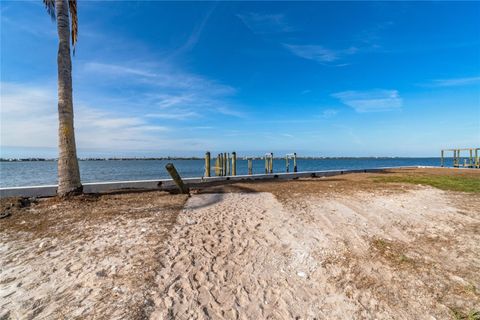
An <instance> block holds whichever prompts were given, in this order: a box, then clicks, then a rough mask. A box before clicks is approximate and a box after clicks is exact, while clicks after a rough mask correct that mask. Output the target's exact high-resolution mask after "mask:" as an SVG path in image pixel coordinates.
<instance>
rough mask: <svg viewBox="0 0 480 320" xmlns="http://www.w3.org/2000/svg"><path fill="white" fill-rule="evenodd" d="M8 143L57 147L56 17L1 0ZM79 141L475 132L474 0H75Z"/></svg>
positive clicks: (40, 152)
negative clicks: (76, 4)
mask: <svg viewBox="0 0 480 320" xmlns="http://www.w3.org/2000/svg"><path fill="white" fill-rule="evenodd" d="M0 12H1V104H2V107H1V141H0V143H1V151H2V152H1V153H2V154H1V156H4V157H5V156H55V155H56V145H57V140H56V132H57V131H56V130H57V129H56V126H57V113H56V108H57V107H56V96H57V93H56V76H57V67H56V52H57V35H56V28H55V24H54V23H52V21H51V20H50V18H49V16H48V15H47V13H46V11H45V9H44V7H43V5H42V2H41V1H40V0H38V1H32V2H25V1H1V11H0ZM78 12H79V13H78V14H79V40H78V45H77V48H76V55H75V57H74V58H73V81H74V83H73V85H74V109H75V128H76V135H77V145H78V149H79V155H80V156H95V155H99V156H101V155H117V156H142V155H146V156H157V155H158V156H160V155H201V154H203V152H204V151H206V150H211V151H212V152H215V151H233V150H236V151H237V152H239V153H243V154H247V153H248V154H263V153H265V152H267V151H268V152H269V151H274V152H276V153H277V154H278V153H284V152H293V151H297V152H298V153H299V154H302V155H316V156H438V154H439V150H440V149H441V148H446V147H473V146H478V145H480V4H479V3H478V2H465V3H460V2H433V3H432V2H353V3H350V2H302V3H290V2H259V3H258V2H195V3H189V2H166V3H165V2H157V1H151V2H148V1H131V2H127V1H119V2H110V1H103V2H95V1H79V4H78Z"/></svg>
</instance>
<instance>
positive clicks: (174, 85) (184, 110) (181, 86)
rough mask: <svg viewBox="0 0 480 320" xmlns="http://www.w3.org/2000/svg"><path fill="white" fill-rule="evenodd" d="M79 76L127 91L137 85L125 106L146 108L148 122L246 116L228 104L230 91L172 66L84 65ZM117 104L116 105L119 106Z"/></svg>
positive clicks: (149, 64)
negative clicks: (124, 87)
mask: <svg viewBox="0 0 480 320" xmlns="http://www.w3.org/2000/svg"><path fill="white" fill-rule="evenodd" d="M82 72H83V73H82V76H84V77H86V78H91V77H95V78H96V81H101V80H102V81H111V82H114V83H120V84H122V83H123V84H125V83H128V84H129V86H128V89H129V90H132V89H131V88H132V87H131V86H130V84H139V85H140V86H139V87H140V89H133V90H134V93H135V94H133V95H130V96H129V97H128V98H125V99H126V100H128V101H126V103H127V104H128V105H130V106H134V105H137V106H139V107H141V106H148V107H149V108H148V111H147V116H148V117H150V118H158V119H170V120H188V119H195V118H201V117H205V116H208V114H213V113H219V114H223V115H227V116H232V117H244V116H245V114H244V113H243V112H242V111H241V110H240V109H239V107H238V106H234V105H232V104H231V103H229V102H228V101H227V100H228V98H229V97H231V96H233V95H234V94H235V93H236V90H235V89H234V88H233V87H231V86H228V85H224V84H222V83H219V82H217V81H213V80H210V79H207V78H205V77H202V76H199V75H195V74H191V73H186V72H182V71H181V70H178V69H176V68H174V67H172V66H167V65H158V64H155V63H148V62H142V63H135V62H131V61H130V62H125V63H123V64H112V63H103V62H87V63H85V64H84V65H83V69H82ZM120 80H121V81H120ZM134 88H135V87H134ZM135 91H138V92H135ZM116 100H117V101H116V102H115V103H116V104H118V103H120V104H122V102H121V101H118V99H116ZM124 102H125V101H124Z"/></svg>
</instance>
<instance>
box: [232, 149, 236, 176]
mask: <svg viewBox="0 0 480 320" xmlns="http://www.w3.org/2000/svg"><path fill="white" fill-rule="evenodd" d="M232 175H233V176H236V175H237V153H236V152H235V151H233V152H232Z"/></svg>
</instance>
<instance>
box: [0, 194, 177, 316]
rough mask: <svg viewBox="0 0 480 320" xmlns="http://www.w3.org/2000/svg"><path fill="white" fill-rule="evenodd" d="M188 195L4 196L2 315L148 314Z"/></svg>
mask: <svg viewBox="0 0 480 320" xmlns="http://www.w3.org/2000/svg"><path fill="white" fill-rule="evenodd" d="M185 199H186V197H184V196H173V195H168V194H165V193H160V192H151V193H137V194H116V195H104V196H89V195H86V196H81V197H77V198H74V199H71V200H69V201H61V200H59V199H55V198H51V199H40V200H35V199H33V200H31V201H29V203H28V205H21V202H20V201H25V200H20V199H2V200H1V206H2V209H4V210H8V212H9V213H10V214H11V216H10V217H8V218H4V219H1V220H0V229H1V230H2V232H1V233H0V242H1V244H0V265H1V269H0V278H1V281H0V296H1V302H0V318H2V319H9V318H12V319H25V318H39V319H53V318H55V319H58V318H68V319H85V318H118V319H120V318H122V319H123V318H127V319H140V318H145V317H146V315H147V314H148V313H149V310H151V308H152V306H153V302H152V300H151V297H150V290H151V287H152V284H153V279H154V277H155V274H156V272H157V270H158V269H159V268H160V266H159V264H158V258H157V256H156V252H157V250H158V249H159V248H161V247H162V246H163V245H164V244H165V239H166V237H167V236H168V234H169V230H170V229H171V228H172V227H173V225H174V224H175V221H176V218H177V215H178V212H179V211H180V210H181V208H182V207H183V203H184V201H185Z"/></svg>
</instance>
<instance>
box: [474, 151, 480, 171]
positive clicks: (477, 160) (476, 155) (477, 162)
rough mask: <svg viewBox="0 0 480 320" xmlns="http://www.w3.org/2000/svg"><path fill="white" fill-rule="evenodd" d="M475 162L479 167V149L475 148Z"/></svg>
mask: <svg viewBox="0 0 480 320" xmlns="http://www.w3.org/2000/svg"><path fill="white" fill-rule="evenodd" d="M475 164H476V167H477V168H480V159H478V149H475Z"/></svg>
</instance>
